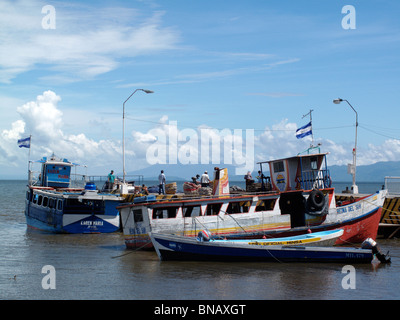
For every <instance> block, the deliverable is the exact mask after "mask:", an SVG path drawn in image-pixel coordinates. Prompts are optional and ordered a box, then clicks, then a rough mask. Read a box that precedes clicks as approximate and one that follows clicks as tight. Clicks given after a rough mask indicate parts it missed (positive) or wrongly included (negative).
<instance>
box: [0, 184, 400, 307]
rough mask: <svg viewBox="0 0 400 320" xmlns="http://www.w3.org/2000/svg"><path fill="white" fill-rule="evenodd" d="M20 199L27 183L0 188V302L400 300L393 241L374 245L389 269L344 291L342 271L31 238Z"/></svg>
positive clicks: (81, 238) (398, 246) (110, 238)
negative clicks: (170, 256)
mask: <svg viewBox="0 0 400 320" xmlns="http://www.w3.org/2000/svg"><path fill="white" fill-rule="evenodd" d="M364 187H365V188H367V187H368V188H373V189H374V190H373V191H375V190H376V189H377V188H378V189H379V188H380V187H381V186H380V185H379V184H375V185H371V184H368V186H367V184H366V185H365V186H364ZM359 188H360V192H369V191H368V190H365V189H363V188H362V187H361V184H360V185H359ZM24 196H25V181H0V257H1V258H0V299H17V300H19V299H27V300H36V299H46V300H47V299H113V300H115V299H136V300H138V299H140V300H141V299H144V300H154V299H157V300H171V299H174V300H181V299H182V300H187V299H189V300H191V299H201V300H202V299H207V300H221V299H223V300H236V299H238V300H246V299H252V300H260V299H311V300H316V299H317V300H320V299H340V300H342V299H343V300H349V299H371V300H376V299H378V300H380V299H399V298H400V290H399V286H400V240H398V239H393V240H381V241H379V244H380V247H381V248H382V249H383V251H385V252H386V251H387V250H389V251H390V253H391V255H392V263H391V264H390V265H378V266H377V265H375V264H367V265H354V267H355V270H356V281H355V286H356V287H355V289H344V288H343V287H342V281H345V280H343V279H344V277H345V276H346V275H347V273H342V268H343V266H344V265H342V264H318V263H310V264H305V263H298V264H296V263H292V264H290V263H222V262H221V263H214V262H213V263H208V262H201V263H200V262H167V261H165V262H160V261H159V260H158V257H157V255H156V253H155V252H140V251H131V250H127V249H126V248H125V244H124V238H123V235H122V234H121V233H115V234H93V235H52V234H44V233H41V232H37V231H30V230H28V229H27V227H26V223H25V216H24ZM47 265H50V266H53V267H54V270H55V282H54V283H55V285H56V287H55V289H43V286H42V282H46V279H47V278H46V277H47V276H48V274H47V272H45V273H42V268H43V267H44V266H47Z"/></svg>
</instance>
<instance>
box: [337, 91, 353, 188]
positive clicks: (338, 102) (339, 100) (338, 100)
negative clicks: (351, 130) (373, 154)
mask: <svg viewBox="0 0 400 320" xmlns="http://www.w3.org/2000/svg"><path fill="white" fill-rule="evenodd" d="M342 101H346V102H347V104H348V105H349V106H350V108H352V109H353V111H354V112H355V114H356V138H355V144H354V149H353V166H352V168H351V170H350V173H351V174H352V175H353V186H352V188H353V193H358V187H357V185H356V160H357V127H358V114H357V111H356V110H355V109H354V108H353V106H352V105H351V104H350V102H348V101H347V100H346V99H340V98H338V99H335V100H333V103H334V104H340V103H341V102H342Z"/></svg>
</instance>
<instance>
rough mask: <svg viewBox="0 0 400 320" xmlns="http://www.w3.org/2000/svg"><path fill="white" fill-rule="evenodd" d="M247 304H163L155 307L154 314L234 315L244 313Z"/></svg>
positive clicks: (183, 315)
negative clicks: (175, 305) (190, 306)
mask: <svg viewBox="0 0 400 320" xmlns="http://www.w3.org/2000/svg"><path fill="white" fill-rule="evenodd" d="M245 306H246V305H245V304H232V305H231V304H227V305H220V304H211V305H204V304H200V305H198V307H197V309H193V308H191V309H190V310H189V307H169V306H164V304H161V306H160V307H155V308H154V314H156V315H180V316H181V317H182V318H184V317H186V315H187V314H188V312H191V313H196V314H199V315H201V314H205V315H207V314H213V315H214V314H221V315H223V314H233V315H236V314H237V315H243V314H244V307H245Z"/></svg>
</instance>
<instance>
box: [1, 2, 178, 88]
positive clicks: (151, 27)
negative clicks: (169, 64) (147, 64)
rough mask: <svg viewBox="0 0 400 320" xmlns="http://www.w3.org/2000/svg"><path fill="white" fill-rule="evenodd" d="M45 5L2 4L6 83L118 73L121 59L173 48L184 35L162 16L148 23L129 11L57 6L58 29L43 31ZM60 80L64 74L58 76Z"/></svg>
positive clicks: (158, 15)
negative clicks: (41, 76) (51, 75)
mask: <svg viewBox="0 0 400 320" xmlns="http://www.w3.org/2000/svg"><path fill="white" fill-rule="evenodd" d="M44 5H45V4H44V3H43V2H39V1H7V0H5V1H2V2H1V4H0V43H1V47H0V71H1V72H0V74H1V76H0V82H5V83H7V82H10V81H11V80H12V79H13V78H15V77H16V76H17V75H18V74H20V73H23V72H26V71H29V70H32V69H34V68H37V67H38V65H39V64H40V65H41V66H42V68H43V67H44V68H48V69H50V70H52V71H55V72H56V73H61V74H63V75H64V76H63V77H64V78H68V77H69V78H71V79H74V80H77V77H78V79H87V78H92V77H94V76H96V75H99V74H102V73H106V72H109V71H111V70H114V69H115V68H117V67H118V65H119V59H121V58H133V57H136V56H138V55H141V54H145V53H152V52H157V51H160V50H168V49H173V48H174V47H175V45H176V43H177V42H178V41H179V34H178V32H177V31H176V30H175V29H173V28H170V27H163V26H162V15H163V13H162V12H155V13H153V15H152V16H149V17H146V18H143V17H142V16H141V15H139V14H138V13H137V11H136V10H133V9H128V8H100V9H98V8H96V7H90V8H87V7H84V8H82V5H81V6H78V5H67V4H61V3H60V4H58V5H57V4H55V10H56V22H57V23H56V29H53V30H52V29H43V28H42V26H41V22H42V19H43V18H45V15H44V14H42V13H41V9H42V7H43V6H44ZM58 76H60V75H58Z"/></svg>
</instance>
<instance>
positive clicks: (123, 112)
mask: <svg viewBox="0 0 400 320" xmlns="http://www.w3.org/2000/svg"><path fill="white" fill-rule="evenodd" d="M136 91H143V92H144V93H154V91H151V90H146V89H136V90H135V91H133V93H132V94H131V95H130V96H129V97H128V99H126V100H125V101H124V103H123V104H122V171H123V173H122V174H123V181H122V182H123V184H124V185H125V103H126V102H127V101H128V100H129V99H130V97H132V96H133V95H134V94H135V93H136ZM122 193H123V192H122Z"/></svg>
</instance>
